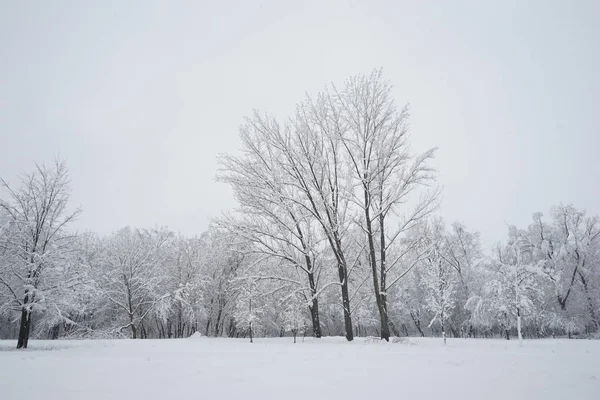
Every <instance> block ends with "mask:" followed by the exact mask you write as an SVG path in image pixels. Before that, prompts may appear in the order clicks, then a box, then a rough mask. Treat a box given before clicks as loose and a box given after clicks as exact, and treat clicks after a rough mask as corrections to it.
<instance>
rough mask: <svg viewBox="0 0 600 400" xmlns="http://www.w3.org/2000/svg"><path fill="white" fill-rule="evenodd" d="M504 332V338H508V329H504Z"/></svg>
mask: <svg viewBox="0 0 600 400" xmlns="http://www.w3.org/2000/svg"><path fill="white" fill-rule="evenodd" d="M504 334H505V336H506V340H510V335H509V332H508V329H505V330H504Z"/></svg>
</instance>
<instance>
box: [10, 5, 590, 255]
mask: <svg viewBox="0 0 600 400" xmlns="http://www.w3.org/2000/svg"><path fill="white" fill-rule="evenodd" d="M84 3H85V4H84ZM166 3H167V2H163V4H161V3H160V2H159V3H154V2H149V1H143V2H133V1H127V2H119V1H115V2H108V1H97V2H94V4H92V2H75V1H72V2H59V1H53V2H42V1H38V2H32V1H28V2H17V1H8V0H1V1H0V176H2V177H3V178H5V179H8V180H9V181H11V182H15V181H16V176H17V174H18V173H19V172H21V171H27V170H30V169H31V168H32V165H33V162H34V161H38V162H48V161H50V160H51V159H52V158H53V156H55V155H56V154H58V153H60V155H61V156H62V157H63V158H65V159H66V160H67V162H68V166H69V169H70V172H71V177H72V183H73V202H74V203H76V204H80V205H81V206H82V207H83V209H84V212H83V214H82V215H81V217H80V218H79V220H78V222H77V223H76V227H77V228H78V229H82V230H83V229H85V230H88V229H89V230H94V231H98V232H101V233H106V232H109V231H112V230H114V229H117V228H120V227H122V226H125V225H134V226H152V225H154V224H159V225H168V226H169V227H170V228H172V229H175V230H178V231H181V232H183V233H185V234H190V235H191V234H196V233H198V234H199V233H201V232H202V231H203V230H204V229H205V228H206V227H207V224H208V220H209V218H210V217H213V216H218V215H219V214H220V213H221V211H222V210H225V209H227V208H230V207H233V206H234V201H233V199H232V196H231V193H230V190H229V188H228V187H226V186H224V185H223V184H219V183H215V182H214V175H215V172H216V167H217V166H216V156H217V154H218V153H220V152H225V151H233V150H235V149H237V148H238V147H239V141H238V138H237V134H238V132H237V127H238V126H239V124H240V123H241V122H242V117H243V116H244V115H248V114H249V113H250V112H251V111H252V109H253V108H257V109H260V110H263V111H270V112H273V113H275V114H277V115H279V116H286V115H288V114H289V113H290V112H291V111H292V110H293V106H294V104H295V103H296V102H297V101H298V100H300V99H301V98H302V97H303V95H304V92H305V91H308V92H311V93H314V92H316V91H318V90H320V89H321V88H322V87H323V86H324V84H325V83H327V82H330V81H334V82H341V81H342V80H344V79H345V78H347V77H348V76H350V75H353V74H356V73H363V72H369V71H371V70H372V69H373V68H379V67H383V68H384V72H385V75H386V77H387V78H388V79H390V80H391V81H392V82H393V84H394V86H395V90H396V100H397V101H398V102H399V103H400V104H403V103H410V104H411V113H412V120H411V121H412V122H411V126H412V135H413V136H412V143H413V148H414V149H416V150H424V149H426V148H427V147H431V146H439V153H438V157H437V160H436V166H437V167H438V168H439V170H440V182H441V184H443V185H444V202H443V208H442V210H441V214H442V215H443V216H444V218H445V219H447V220H448V221H452V220H461V221H463V222H464V223H466V224H467V225H468V226H469V227H471V228H475V229H477V230H479V231H480V232H481V233H482V238H483V240H484V243H485V244H486V245H488V244H491V243H493V242H495V241H498V240H504V238H505V237H506V223H514V224H518V225H525V224H527V223H528V222H529V220H530V217H531V214H532V213H533V212H534V211H543V212H547V211H548V209H549V207H550V206H551V205H552V204H558V203H559V202H564V203H569V202H573V203H574V204H575V205H576V206H578V207H582V208H586V209H587V210H588V211H589V212H591V213H599V212H600V201H599V198H600V183H599V182H598V178H599V177H600V161H599V160H598V151H599V150H600V132H599V128H598V127H599V115H600V99H599V95H600V77H599V74H598V71H600V43H599V42H600V28H598V18H599V17H600V2H598V1H589V2H584V1H573V2H568V1H539V2H534V1H528V2H524V1H495V2H480V1H474V2H465V3H457V2H451V1H447V2H446V1H439V2H435V3H433V2H432V3H430V2H400V1H389V2H381V1H368V2H367V1H362V2H359V1H342V2H302V1H300V2H289V3H287V4H284V3H286V2H280V1H273V2H239V3H230V2H199V1H198V2H183V1H177V2H171V3H170V4H168V5H167V4H166ZM251 3H252V4H251ZM436 3H437V4H436ZM484 3H486V4H484Z"/></svg>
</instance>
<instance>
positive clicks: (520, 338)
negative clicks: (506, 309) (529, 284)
mask: <svg viewBox="0 0 600 400" xmlns="http://www.w3.org/2000/svg"><path fill="white" fill-rule="evenodd" d="M517 336H518V338H519V344H521V345H522V344H523V333H522V332H521V310H520V309H519V307H517Z"/></svg>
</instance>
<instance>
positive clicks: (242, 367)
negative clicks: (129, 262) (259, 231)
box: [0, 338, 600, 400]
mask: <svg viewBox="0 0 600 400" xmlns="http://www.w3.org/2000/svg"><path fill="white" fill-rule="evenodd" d="M14 346H15V342H14V341H0V399H3V400H18V399H27V400H37V399H44V400H58V399H60V400H66V399H86V400H96V399H102V400H104V399H110V400H113V399H127V400H132V399H142V400H149V399H161V400H165V399H177V398H178V399H205V398H206V399H238V398H245V399H261V400H265V399H277V400H291V399H303V400H307V399H311V400H315V399H328V400H330V399H331V400H333V399H342V398H343V399H345V400H348V399H375V398H379V399H411V400H412V399H420V400H422V399H436V400H439V399H461V400H465V399H485V400H490V399H502V400H517V399H528V400H530V399H544V400H552V399H560V400H567V399H577V400H584V399H596V400H597V399H600V341H597V340H596V341H591V340H538V341H525V343H524V346H523V347H519V346H518V343H517V341H513V340H511V341H510V342H506V341H502V340H464V339H450V340H449V341H448V344H447V345H446V346H445V347H444V346H443V345H442V344H441V341H440V339H409V340H408V341H405V342H402V343H381V342H378V341H373V340H366V339H364V338H362V339H361V338H359V339H357V340H355V341H354V342H352V343H346V342H345V341H344V340H343V339H342V338H326V339H321V340H319V341H316V340H312V339H306V341H305V342H304V343H303V342H302V341H301V339H300V342H299V343H297V344H295V345H294V344H293V343H292V341H291V339H290V338H283V339H258V340H257V341H256V342H255V343H254V344H250V343H249V342H248V341H246V340H241V339H208V338H199V339H196V338H191V339H180V340H113V341H32V342H30V349H28V350H26V351H17V350H13V347H14ZM342 396H343V397H342Z"/></svg>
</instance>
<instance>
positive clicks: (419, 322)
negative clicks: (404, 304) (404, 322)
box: [410, 311, 425, 337]
mask: <svg viewBox="0 0 600 400" xmlns="http://www.w3.org/2000/svg"><path fill="white" fill-rule="evenodd" d="M410 317H411V318H412V320H413V323H414V324H415V327H416V328H417V330H418V331H419V334H421V337H425V333H424V332H423V329H421V321H420V320H419V319H418V318H417V317H416V316H415V314H414V313H413V312H412V311H411V312H410Z"/></svg>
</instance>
